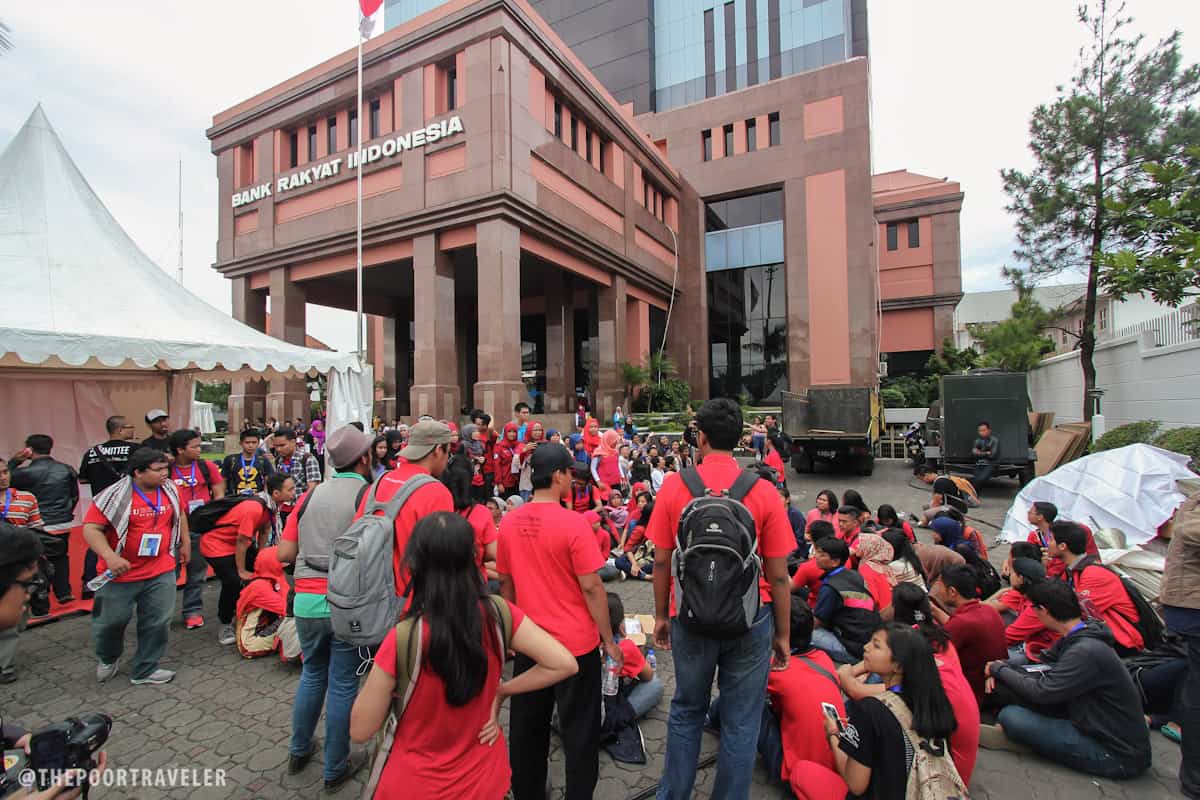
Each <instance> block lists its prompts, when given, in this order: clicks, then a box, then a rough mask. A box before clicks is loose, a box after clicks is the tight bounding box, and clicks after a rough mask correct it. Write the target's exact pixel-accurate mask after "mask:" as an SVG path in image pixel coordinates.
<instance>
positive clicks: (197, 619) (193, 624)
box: [183, 614, 204, 631]
mask: <svg viewBox="0 0 1200 800" xmlns="http://www.w3.org/2000/svg"><path fill="white" fill-rule="evenodd" d="M183 626H184V627H185V628H187V629H188V630H189V631H194V630H195V629H196V628H203V627H204V617H202V616H200V615H199V614H193V615H192V616H190V617H188V618H187V619H185V620H184V621H183Z"/></svg>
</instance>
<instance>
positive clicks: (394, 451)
mask: <svg viewBox="0 0 1200 800" xmlns="http://www.w3.org/2000/svg"><path fill="white" fill-rule="evenodd" d="M384 436H385V437H386V440H387V456H386V457H385V460H384V462H383V463H384V464H386V465H387V468H388V469H394V468H395V466H396V459H397V458H399V457H400V450H401V448H403V447H404V433H403V432H402V431H400V430H390V431H388V432H387V433H385V434H384Z"/></svg>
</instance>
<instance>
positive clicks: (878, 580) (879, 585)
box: [858, 564, 892, 609]
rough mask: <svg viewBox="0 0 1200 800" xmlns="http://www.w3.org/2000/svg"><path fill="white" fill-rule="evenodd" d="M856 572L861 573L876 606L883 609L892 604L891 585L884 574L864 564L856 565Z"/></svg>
mask: <svg viewBox="0 0 1200 800" xmlns="http://www.w3.org/2000/svg"><path fill="white" fill-rule="evenodd" d="M858 574H859V575H862V577H863V583H865V584H866V585H867V591H868V592H870V593H871V597H873V598H874V599H875V606H876V608H879V609H884V608H887V607H888V606H890V605H891V604H892V585H891V583H889V582H888V579H887V576H886V575H884V574H883V573H880V572H876V571H875V570H873V569H871V568H870V567H868V566H867V565H866V564H859V565H858Z"/></svg>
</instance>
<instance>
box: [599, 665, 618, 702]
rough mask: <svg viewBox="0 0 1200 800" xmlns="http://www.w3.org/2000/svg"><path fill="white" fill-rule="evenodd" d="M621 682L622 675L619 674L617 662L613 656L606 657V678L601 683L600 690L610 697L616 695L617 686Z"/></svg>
mask: <svg viewBox="0 0 1200 800" xmlns="http://www.w3.org/2000/svg"><path fill="white" fill-rule="evenodd" d="M619 683H620V677H619V675H618V674H617V662H616V661H614V660H613V657H612V656H609V655H606V656H605V657H604V680H603V682H602V683H601V687H600V691H601V692H603V693H604V694H606V695H608V696H609V697H614V696H615V695H616V694H617V687H618V684H619Z"/></svg>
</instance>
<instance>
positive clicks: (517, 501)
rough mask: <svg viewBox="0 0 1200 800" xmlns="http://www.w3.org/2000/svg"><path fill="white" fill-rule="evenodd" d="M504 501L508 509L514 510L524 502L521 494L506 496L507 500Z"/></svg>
mask: <svg viewBox="0 0 1200 800" xmlns="http://www.w3.org/2000/svg"><path fill="white" fill-rule="evenodd" d="M505 503H506V505H508V507H509V508H508V510H509V511H516V510H517V509H518V508H520V507H521V506H522V505H524V504H525V501H524V500H522V499H521V495H519V494H514V495H513V496H512V497H510V498H508V500H506V501H505Z"/></svg>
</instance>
